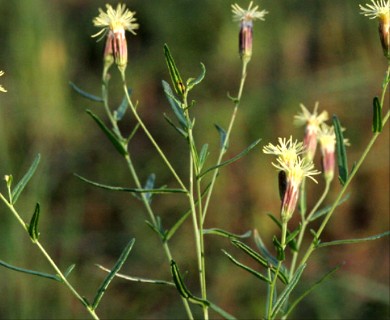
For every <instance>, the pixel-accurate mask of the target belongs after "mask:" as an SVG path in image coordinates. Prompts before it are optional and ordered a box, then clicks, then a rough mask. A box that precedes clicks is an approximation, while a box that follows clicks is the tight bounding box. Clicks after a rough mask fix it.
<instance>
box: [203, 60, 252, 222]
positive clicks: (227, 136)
mask: <svg viewBox="0 0 390 320" xmlns="http://www.w3.org/2000/svg"><path fill="white" fill-rule="evenodd" d="M247 66H248V61H243V63H242V71H241V80H240V87H239V89H238V94H237V98H236V99H235V103H234V109H233V113H232V117H231V118H230V122H229V127H228V129H227V131H226V137H225V141H224V142H223V145H222V147H221V151H220V152H219V156H218V160H217V165H219V164H221V162H222V158H223V156H224V154H225V152H226V149H227V147H228V143H229V137H230V133H231V131H232V129H233V125H234V122H235V120H236V116H237V111H238V107H239V105H240V102H241V96H242V92H243V90H244V85H245V79H246V75H247V72H246V69H247ZM218 173H219V169H216V170H214V174H213V177H212V179H211V183H210V188H209V191H208V192H207V196H206V201H205V205H204V209H203V218H202V222H204V220H205V219H206V214H207V209H208V207H209V203H210V198H211V194H212V193H213V189H214V185H215V181H216V179H217V176H218Z"/></svg>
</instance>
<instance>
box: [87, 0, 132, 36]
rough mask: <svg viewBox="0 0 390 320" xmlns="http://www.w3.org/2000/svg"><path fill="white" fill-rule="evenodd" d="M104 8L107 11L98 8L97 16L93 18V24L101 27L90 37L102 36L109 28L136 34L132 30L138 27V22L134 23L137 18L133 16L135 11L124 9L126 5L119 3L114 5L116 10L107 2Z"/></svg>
mask: <svg viewBox="0 0 390 320" xmlns="http://www.w3.org/2000/svg"><path fill="white" fill-rule="evenodd" d="M106 8H107V12H104V11H103V10H102V9H100V8H99V16H97V17H96V18H95V19H93V25H94V26H95V27H102V28H103V29H102V30H100V31H99V32H98V33H96V34H94V35H93V36H92V37H97V36H99V35H101V34H103V36H104V35H105V34H106V33H107V32H108V31H109V30H111V31H112V32H114V33H116V32H119V31H122V30H123V31H124V30H127V31H130V32H131V33H132V34H136V33H135V31H134V30H136V29H138V28H139V24H138V23H135V21H136V20H137V19H136V18H135V17H134V15H135V12H133V11H130V10H129V9H126V6H125V5H124V4H123V5H122V4H120V3H118V5H117V6H116V10H114V9H113V7H111V6H110V5H109V4H106Z"/></svg>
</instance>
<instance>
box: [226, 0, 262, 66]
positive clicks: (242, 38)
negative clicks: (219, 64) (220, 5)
mask: <svg viewBox="0 0 390 320" xmlns="http://www.w3.org/2000/svg"><path fill="white" fill-rule="evenodd" d="M252 4H253V1H251V2H250V3H249V7H248V9H247V10H244V9H242V8H241V7H240V6H239V5H238V4H232V12H233V20H234V21H240V34H239V53H240V56H241V59H242V60H243V61H245V62H249V60H250V59H251V57H252V42H253V21H254V20H256V19H258V20H263V21H264V20H265V19H264V16H265V15H266V14H267V13H268V12H267V11H265V10H262V11H258V10H257V9H258V8H259V7H258V6H256V7H254V8H252Z"/></svg>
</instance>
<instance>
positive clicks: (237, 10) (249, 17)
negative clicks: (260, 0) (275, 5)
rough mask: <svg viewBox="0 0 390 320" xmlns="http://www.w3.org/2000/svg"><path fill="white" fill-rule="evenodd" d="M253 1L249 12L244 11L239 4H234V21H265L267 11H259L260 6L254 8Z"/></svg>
mask: <svg viewBox="0 0 390 320" xmlns="http://www.w3.org/2000/svg"><path fill="white" fill-rule="evenodd" d="M252 4H253V1H251V2H250V3H249V7H248V9H247V10H245V9H242V8H241V7H240V6H239V5H238V4H237V3H236V4H232V12H233V20H234V21H253V20H256V19H258V20H263V21H264V20H265V19H264V16H265V15H266V14H267V13H268V11H266V10H261V11H257V9H258V8H259V6H256V7H254V8H252Z"/></svg>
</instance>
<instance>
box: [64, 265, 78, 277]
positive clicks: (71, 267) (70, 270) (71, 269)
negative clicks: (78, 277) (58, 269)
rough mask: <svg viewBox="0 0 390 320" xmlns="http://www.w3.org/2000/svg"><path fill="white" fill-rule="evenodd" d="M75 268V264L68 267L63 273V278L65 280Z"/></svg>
mask: <svg viewBox="0 0 390 320" xmlns="http://www.w3.org/2000/svg"><path fill="white" fill-rule="evenodd" d="M75 267H76V265H75V264H72V265H70V266H69V267H68V269H66V271H65V272H64V277H65V278H67V277H68V276H69V275H70V273H71V272H72V271H73V269H74V268H75Z"/></svg>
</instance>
